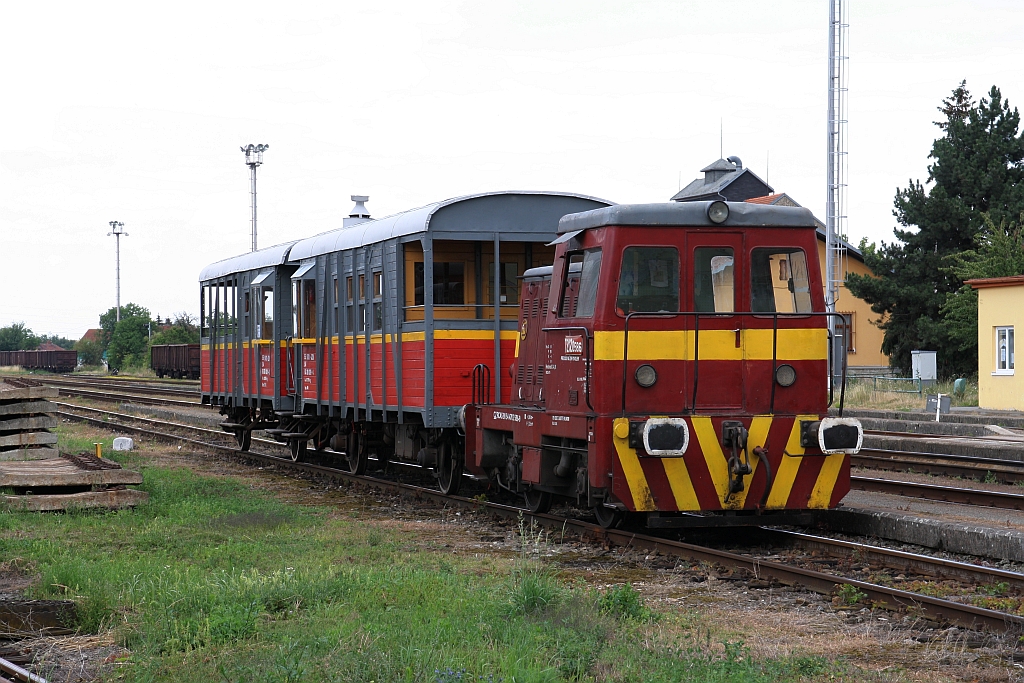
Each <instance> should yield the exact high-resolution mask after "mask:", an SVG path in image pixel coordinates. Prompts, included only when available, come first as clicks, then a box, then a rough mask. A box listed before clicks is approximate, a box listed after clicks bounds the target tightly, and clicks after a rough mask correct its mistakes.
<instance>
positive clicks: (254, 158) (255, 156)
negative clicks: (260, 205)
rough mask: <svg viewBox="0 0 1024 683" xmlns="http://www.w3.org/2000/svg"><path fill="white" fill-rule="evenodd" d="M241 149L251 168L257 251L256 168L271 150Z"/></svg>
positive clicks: (253, 230)
mask: <svg viewBox="0 0 1024 683" xmlns="http://www.w3.org/2000/svg"><path fill="white" fill-rule="evenodd" d="M239 149H241V150H242V152H244V153H245V165H246V166H248V167H249V182H250V186H251V190H250V192H251V193H252V250H253V251H256V167H257V166H260V165H261V164H262V163H263V152H265V151H267V150H268V149H270V145H249V146H247V147H239Z"/></svg>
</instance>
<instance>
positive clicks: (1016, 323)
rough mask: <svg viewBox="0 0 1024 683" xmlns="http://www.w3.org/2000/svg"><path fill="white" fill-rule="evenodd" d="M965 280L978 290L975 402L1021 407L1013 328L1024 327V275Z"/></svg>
mask: <svg viewBox="0 0 1024 683" xmlns="http://www.w3.org/2000/svg"><path fill="white" fill-rule="evenodd" d="M966 283H967V284H969V285H970V286H971V287H973V288H974V289H976V290H977V291H978V405H979V406H980V407H982V408H998V409H1004V410H1006V409H1009V410H1024V377H1018V376H1017V375H1016V374H1015V372H1016V371H1015V369H1014V362H1013V361H1014V359H1013V356H1014V353H1013V351H1014V349H1013V346H1014V345H1013V333H1014V329H1015V328H1017V327H1024V306H1021V302H1022V301H1024V275H1015V276H1012V277H991V278H984V279H980V280H967V281H966Z"/></svg>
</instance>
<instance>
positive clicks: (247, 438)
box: [235, 429, 252, 451]
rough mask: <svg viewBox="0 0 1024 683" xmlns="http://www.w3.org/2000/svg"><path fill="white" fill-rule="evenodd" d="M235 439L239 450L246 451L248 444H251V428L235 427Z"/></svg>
mask: <svg viewBox="0 0 1024 683" xmlns="http://www.w3.org/2000/svg"><path fill="white" fill-rule="evenodd" d="M235 441H237V442H238V448H239V450H241V451H248V450H249V446H251V445H252V430H251V429H236V430H235Z"/></svg>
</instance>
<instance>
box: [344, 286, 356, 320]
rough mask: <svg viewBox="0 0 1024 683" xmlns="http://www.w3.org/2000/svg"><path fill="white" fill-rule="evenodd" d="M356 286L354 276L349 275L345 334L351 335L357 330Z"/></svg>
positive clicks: (346, 288) (346, 294) (346, 290)
mask: <svg viewBox="0 0 1024 683" xmlns="http://www.w3.org/2000/svg"><path fill="white" fill-rule="evenodd" d="M354 291H355V290H354V286H353V283H352V276H351V275H349V276H348V277H347V278H345V308H346V311H347V312H346V316H347V317H346V327H345V332H346V333H351V332H354V331H355V329H356V309H355V305H354V304H355V299H354V294H353V293H354Z"/></svg>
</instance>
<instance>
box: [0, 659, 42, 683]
mask: <svg viewBox="0 0 1024 683" xmlns="http://www.w3.org/2000/svg"><path fill="white" fill-rule="evenodd" d="M0 674H3V676H2V677H0V681H4V680H8V681H17V682H18V683H46V679H45V678H43V677H42V676H36V675H35V674H34V673H32V672H31V671H28V670H26V669H22V668H21V667H20V666H18V665H17V664H15V663H13V662H9V661H7V660H6V659H4V658H2V657H0Z"/></svg>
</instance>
